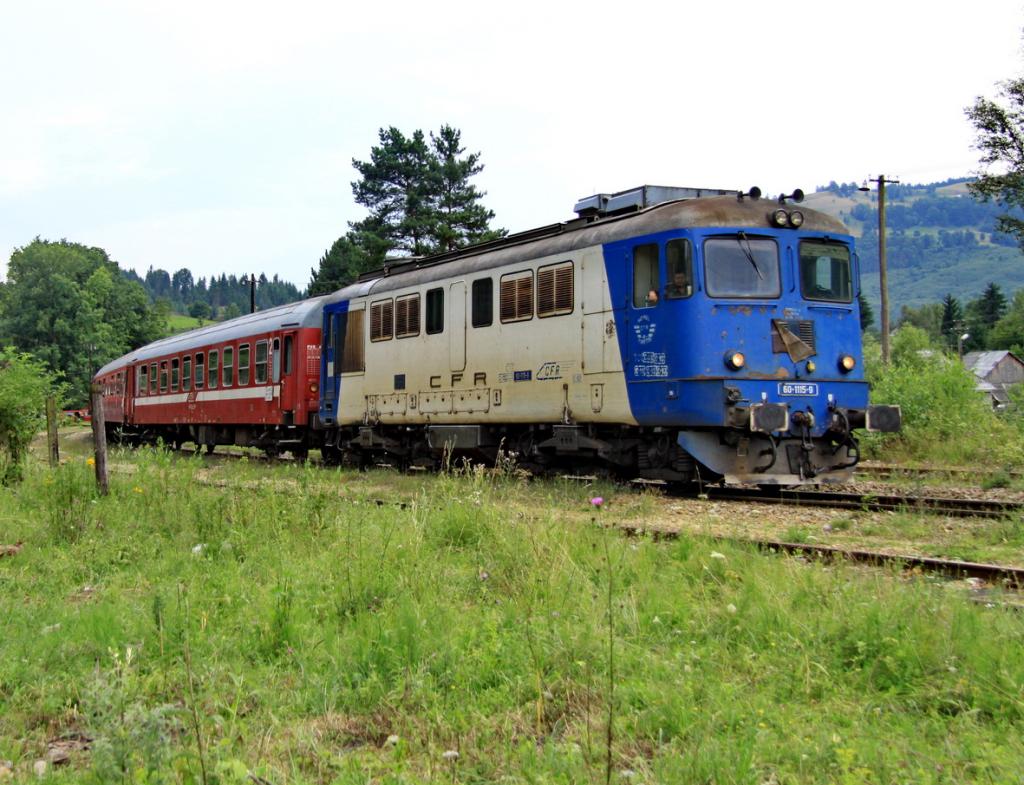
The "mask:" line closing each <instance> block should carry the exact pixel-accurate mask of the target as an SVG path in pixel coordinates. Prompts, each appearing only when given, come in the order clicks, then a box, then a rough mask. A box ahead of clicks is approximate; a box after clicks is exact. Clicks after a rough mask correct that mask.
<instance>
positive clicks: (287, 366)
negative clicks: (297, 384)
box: [284, 335, 293, 375]
mask: <svg viewBox="0 0 1024 785" xmlns="http://www.w3.org/2000/svg"><path fill="white" fill-rule="evenodd" d="M292 345H293V340H292V336H290V335H286V336H285V337H284V372H285V374H286V375H287V374H289V373H291V372H292V354H293V351H292Z"/></svg>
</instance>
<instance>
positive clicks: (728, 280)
mask: <svg viewBox="0 0 1024 785" xmlns="http://www.w3.org/2000/svg"><path fill="white" fill-rule="evenodd" d="M704 280H705V286H706V288H707V292H708V295H709V296H711V297H743V298H766V297H778V296H779V295H780V294H781V293H782V285H781V283H780V282H779V246H778V245H776V244H775V241H774V240H772V239H769V238H767V237H748V236H747V235H746V234H745V233H743V232H740V233H739V234H738V235H736V236H735V237H712V238H710V239H708V240H705V241H704Z"/></svg>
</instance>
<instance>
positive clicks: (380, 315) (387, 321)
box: [370, 300, 395, 341]
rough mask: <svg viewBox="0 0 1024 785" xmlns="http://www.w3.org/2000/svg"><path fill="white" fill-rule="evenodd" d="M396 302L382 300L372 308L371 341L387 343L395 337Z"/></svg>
mask: <svg viewBox="0 0 1024 785" xmlns="http://www.w3.org/2000/svg"><path fill="white" fill-rule="evenodd" d="M394 327H395V302H394V300H381V301H380V302H378V303H373V305H371V306H370V340H371V341H387V340H389V339H390V338H391V336H392V335H394Z"/></svg>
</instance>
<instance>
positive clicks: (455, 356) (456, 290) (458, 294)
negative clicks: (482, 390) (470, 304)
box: [448, 281, 466, 371]
mask: <svg viewBox="0 0 1024 785" xmlns="http://www.w3.org/2000/svg"><path fill="white" fill-rule="evenodd" d="M448 316H449V320H448V322H449V324H448V326H449V333H448V336H449V337H448V341H449V344H448V345H449V353H450V357H451V370H453V371H464V370H466V282H465V281H457V282H455V283H453V284H452V285H451V287H449V290H448Z"/></svg>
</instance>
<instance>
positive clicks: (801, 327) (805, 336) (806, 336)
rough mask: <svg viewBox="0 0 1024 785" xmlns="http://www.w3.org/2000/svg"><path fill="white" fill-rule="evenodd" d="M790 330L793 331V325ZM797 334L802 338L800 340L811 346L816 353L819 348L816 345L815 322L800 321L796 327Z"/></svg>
mask: <svg viewBox="0 0 1024 785" xmlns="http://www.w3.org/2000/svg"><path fill="white" fill-rule="evenodd" d="M789 329H790V330H792V329H793V325H790V328H789ZM796 334H797V335H799V336H800V340H801V341H803V342H804V343H805V344H807V345H808V346H810V347H811V348H812V349H814V350H815V351H817V350H818V347H817V346H815V345H814V322H811V321H800V322H798V323H797V325H796Z"/></svg>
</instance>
